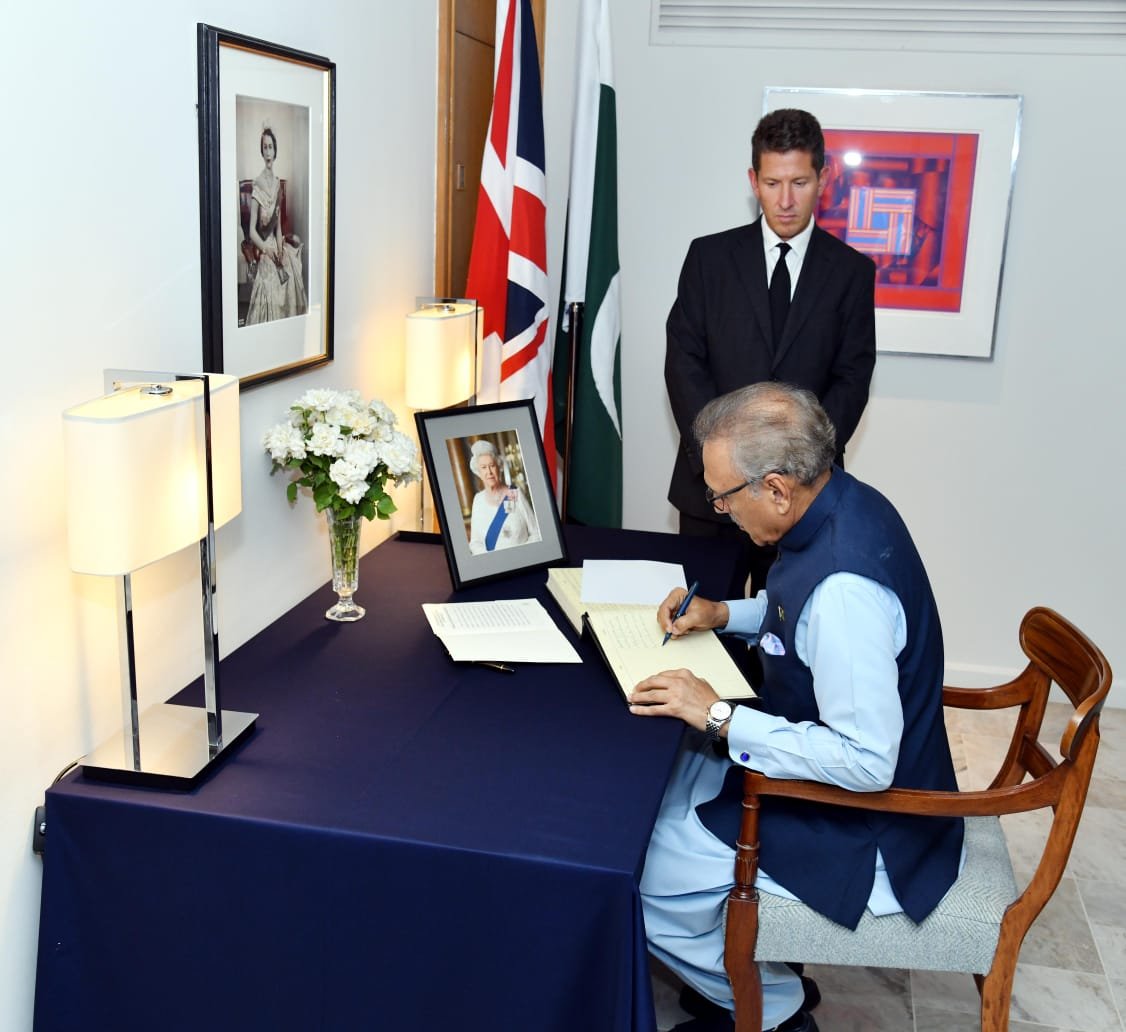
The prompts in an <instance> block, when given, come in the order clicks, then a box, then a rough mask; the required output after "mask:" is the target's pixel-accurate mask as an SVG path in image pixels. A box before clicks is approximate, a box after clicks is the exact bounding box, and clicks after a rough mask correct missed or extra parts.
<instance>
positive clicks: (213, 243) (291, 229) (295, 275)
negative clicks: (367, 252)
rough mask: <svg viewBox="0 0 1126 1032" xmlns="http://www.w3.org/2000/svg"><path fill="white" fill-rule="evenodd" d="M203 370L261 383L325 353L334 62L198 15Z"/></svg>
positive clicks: (329, 326)
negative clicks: (221, 26) (217, 24)
mask: <svg viewBox="0 0 1126 1032" xmlns="http://www.w3.org/2000/svg"><path fill="white" fill-rule="evenodd" d="M197 45H198V73H199V83H198V86H199V171H200V258H201V266H202V277H201V283H202V306H203V357H204V369H205V370H206V371H207V372H222V373H228V374H234V375H236V376H238V377H239V381H240V385H241V386H242V387H243V388H244V389H245V388H246V387H253V386H256V385H258V384H261V383H268V382H269V381H271V380H276V379H279V378H280V377H283V376H288V375H290V374H292V373H296V372H300V371H302V370H304V369H308V368H311V367H313V366H317V365H321V364H323V363H325V362H329V361H331V360H332V346H333V341H332V336H333V271H334V269H333V249H334V232H335V177H336V172H335V154H336V137H335V120H336V66H335V65H334V64H333V63H332V62H331V61H329V60H327V59H326V58H323V57H317V56H316V55H313V54H306V53H303V52H301V51H297V50H291V49H289V48H288V47H282V46H278V45H277V44H273V43H267V42H265V41H263V40H259V39H252V38H251V37H249V36H241V35H239V34H237V33H233V32H227V31H225V30H223V29H217V28H215V27H213V26H211V25H204V24H200V25H199V26H198V29H197Z"/></svg>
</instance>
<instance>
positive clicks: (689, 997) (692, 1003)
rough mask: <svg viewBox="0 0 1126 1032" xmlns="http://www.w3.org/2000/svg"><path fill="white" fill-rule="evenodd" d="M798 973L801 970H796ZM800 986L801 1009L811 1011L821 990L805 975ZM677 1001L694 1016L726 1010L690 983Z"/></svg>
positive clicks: (817, 1001)
mask: <svg viewBox="0 0 1126 1032" xmlns="http://www.w3.org/2000/svg"><path fill="white" fill-rule="evenodd" d="M790 966H791V967H797V966H798V965H796V964H791V965H790ZM798 974H799V975H800V974H801V972H798ZM801 987H802V993H803V994H804V995H803V998H802V1002H801V1010H803V1011H811V1010H813V1009H814V1008H815V1007H816V1006H817V1005H818V1004H819V1003H820V1002H821V990H820V989H818V988H817V983H816V982H815V981H814V980H813V979H812V978H809V977H807V976H806V975H801ZM677 1002H678V1003H679V1004H680V1009H681V1010H682V1011H684V1012H685V1013H686V1014H691V1015H692V1017H694V1018H711V1017H718V1016H719V1015H720V1014H726V1013H727V1010H726V1008H724V1007H721V1006H719V1004H717V1003H712V1001H711V1000H709V999H708V998H707V997H706V996H704V995H703V994H701V993H698V992H696V990H695V989H693V988H692V986H690V985H686V986H684V987H683V988H682V989H681V990H680V997H679V998H678V1000H677Z"/></svg>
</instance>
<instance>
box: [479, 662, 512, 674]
mask: <svg viewBox="0 0 1126 1032" xmlns="http://www.w3.org/2000/svg"><path fill="white" fill-rule="evenodd" d="M473 663H474V665H475V666H483V667H488V668H489V669H490V670H499V671H500V672H501V673H502V674H514V673H516V667H510V666H506V665H505V664H504V663H494V662H492V661H491V660H488V659H475V660H474V661H473Z"/></svg>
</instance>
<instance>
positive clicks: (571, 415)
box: [561, 301, 583, 523]
mask: <svg viewBox="0 0 1126 1032" xmlns="http://www.w3.org/2000/svg"><path fill="white" fill-rule="evenodd" d="M567 307H568V311H569V316H570V323H571V332H570V336H569V338H568V347H569V348H570V352H571V353H570V356H569V357H570V359H571V370H570V373H569V374H568V376H567V412H566V416H565V420H566V421H565V423H564V430H563V434H564V443H563V492H562V493H563V498H562V500H561V505H562V509H563V522H564V523H567V522H568V512H567V494H568V491H569V489H570V486H571V456H572V450H571V443H572V441H573V439H574V436H575V434H574V431H575V381H576V380H577V379H578V376H579V341H580V340H582V335H583V303H582V302H581V301H572V302H571V303H570V305H568V306H567Z"/></svg>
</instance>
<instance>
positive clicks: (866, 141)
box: [763, 86, 1021, 359]
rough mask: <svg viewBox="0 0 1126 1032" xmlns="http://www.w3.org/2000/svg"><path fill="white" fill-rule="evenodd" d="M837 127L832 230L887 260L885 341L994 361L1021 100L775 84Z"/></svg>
mask: <svg viewBox="0 0 1126 1032" xmlns="http://www.w3.org/2000/svg"><path fill="white" fill-rule="evenodd" d="M790 107H796V108H803V109H805V110H806V111H809V112H811V113H812V114H813V115H815V116H816V117H817V119H818V121H820V123H821V128H822V131H823V132H824V134H825V172H824V176H825V183H824V187H823V189H822V192H821V195H820V198H819V200H818V204H817V208H816V212H815V218H816V221H817V225H818V226H820V227H821V228H822V229H825V230H827V231H828V232H830V233H832V234H834V235H835V236H837V237H839V238H840V239H841V240H843V241H845V243H847V244H849V245H851V246H852V247H854V248H856V249H857V250H858V251H861V252H862V253H864V254H867V255H868V256H869V257H870V258H871V259H872V260H873V261H874V262H875V263H876V346H877V349H878V350H879V351H885V352H901V353H905V354H925V355H950V356H960V357H968V358H986V359H987V358H990V357H992V354H993V340H994V335H995V329H996V320H997V311H998V309H999V307H1000V302H1001V283H1002V278H1003V270H1004V257H1005V241H1006V238H1007V236H1008V228H1009V212H1010V205H1011V199H1012V188H1013V181H1014V176H1015V173H1016V162H1017V153H1018V150H1019V144H1020V120H1021V97H1020V96H1019V95H1016V94H1000V93H915V92H907V91H894V90H854V89H806V88H799V87H789V86H768V87H767V88H766V91H765V96H764V103H763V109H764V112H766V111H774V110H777V109H778V108H790Z"/></svg>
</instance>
